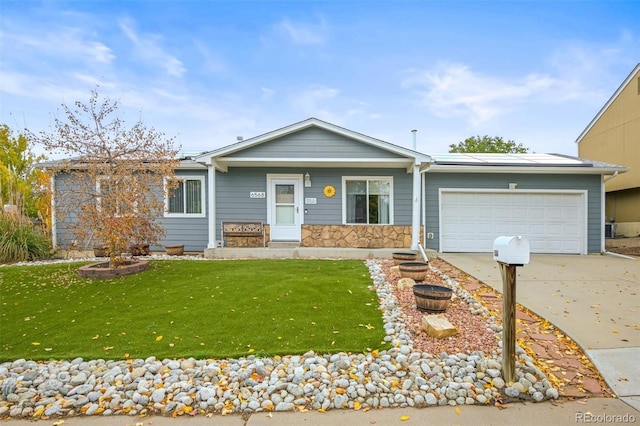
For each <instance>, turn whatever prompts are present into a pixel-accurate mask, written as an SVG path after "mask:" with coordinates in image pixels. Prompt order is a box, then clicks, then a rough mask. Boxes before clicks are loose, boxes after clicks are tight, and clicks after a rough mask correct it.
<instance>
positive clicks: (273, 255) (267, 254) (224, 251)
mask: <svg viewBox="0 0 640 426" xmlns="http://www.w3.org/2000/svg"><path fill="white" fill-rule="evenodd" d="M399 250H400V249H398V248H339V247H277V246H276V247H243V248H239V247H222V248H215V249H206V250H205V251H204V257H205V259H253V258H255V259H305V258H308V259H314V258H315V259H385V258H386V259H391V258H392V253H394V252H397V251H399ZM402 250H404V251H407V250H409V249H406V248H405V249H402ZM426 254H427V256H428V257H429V258H430V259H431V258H436V257H437V256H438V254H437V252H435V251H433V250H426Z"/></svg>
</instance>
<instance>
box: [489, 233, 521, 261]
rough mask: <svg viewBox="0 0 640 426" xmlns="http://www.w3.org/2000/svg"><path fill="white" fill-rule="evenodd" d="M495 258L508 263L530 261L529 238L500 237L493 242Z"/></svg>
mask: <svg viewBox="0 0 640 426" xmlns="http://www.w3.org/2000/svg"><path fill="white" fill-rule="evenodd" d="M493 259H494V260H497V261H498V262H502V263H506V264H508V265H527V264H528V263H529V240H527V239H526V238H525V237H522V236H517V237H498V238H496V239H495V241H494V242H493Z"/></svg>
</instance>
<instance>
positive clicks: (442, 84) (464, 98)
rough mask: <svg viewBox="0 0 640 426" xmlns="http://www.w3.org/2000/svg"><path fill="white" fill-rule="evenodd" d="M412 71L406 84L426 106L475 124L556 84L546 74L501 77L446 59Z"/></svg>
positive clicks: (440, 115)
mask: <svg viewBox="0 0 640 426" xmlns="http://www.w3.org/2000/svg"><path fill="white" fill-rule="evenodd" d="M410 74H411V75H410V77H409V78H407V79H406V80H405V81H404V82H403V86H405V87H408V88H410V89H414V90H415V91H416V92H417V94H418V95H419V96H420V103H421V104H422V105H423V106H425V107H426V108H428V109H429V110H431V111H432V112H433V113H434V114H435V115H437V116H439V117H464V118H466V119H467V120H468V121H469V122H471V123H472V124H473V125H477V124H480V123H482V122H484V121H487V120H489V119H492V118H494V117H496V116H499V115H501V114H504V113H506V112H507V111H508V110H509V109H510V108H512V106H513V104H514V103H517V102H523V101H526V100H527V99H529V98H531V97H534V96H537V95H539V94H540V93H543V92H545V91H547V90H549V89H550V88H551V87H552V86H553V85H554V84H555V81H554V79H553V78H550V77H548V76H544V75H537V74H529V75H526V76H524V77H521V78H516V79H501V78H498V77H492V76H487V75H482V74H480V73H475V72H473V71H472V70H470V69H469V67H467V66H465V65H461V64H447V63H441V64H439V65H437V66H436V67H435V68H434V69H430V70H426V71H412V72H411V73H410Z"/></svg>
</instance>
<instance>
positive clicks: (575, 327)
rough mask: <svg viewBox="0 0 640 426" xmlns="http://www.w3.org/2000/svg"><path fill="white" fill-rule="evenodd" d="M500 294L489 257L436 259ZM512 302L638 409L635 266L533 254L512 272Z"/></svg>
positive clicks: (639, 326)
mask: <svg viewBox="0 0 640 426" xmlns="http://www.w3.org/2000/svg"><path fill="white" fill-rule="evenodd" d="M439 257H440V258H441V259H443V260H445V261H446V262H449V263H450V264H452V265H453V266H455V267H457V268H458V269H461V270H463V271H465V272H466V273H468V274H469V275H471V276H473V277H475V278H477V279H478V280H480V281H482V282H484V283H485V284H487V285H489V286H491V287H493V288H494V289H496V290H497V291H499V292H502V278H501V276H500V271H499V269H498V264H497V263H496V262H495V261H494V260H493V256H492V254H490V253H440V254H439ZM516 300H517V302H518V303H520V304H522V305H523V306H525V307H527V308H528V309H530V310H532V311H533V312H535V313H536V314H538V315H540V316H541V317H543V318H546V319H547V320H549V322H551V323H553V324H554V325H555V326H556V327H558V328H559V329H561V330H562V331H563V332H564V333H566V334H567V335H569V336H570V337H571V338H573V339H574V340H575V341H576V343H577V344H578V345H580V347H582V349H583V350H584V351H585V352H586V354H587V355H588V356H589V358H591V360H592V361H593V363H594V364H595V366H596V367H597V368H598V370H599V371H600V373H601V374H602V375H603V377H604V378H605V380H606V381H607V383H608V385H609V386H610V387H611V388H612V390H613V391H614V392H615V393H616V394H617V395H618V396H619V397H620V398H624V399H625V401H626V402H628V403H629V404H630V405H632V406H634V407H635V408H636V409H640V363H639V362H638V360H639V359H640V260H629V259H625V258H621V257H616V256H610V255H605V256H602V255H588V256H574V255H549V254H533V255H531V262H530V263H529V265H525V266H523V267H519V268H517V283H516Z"/></svg>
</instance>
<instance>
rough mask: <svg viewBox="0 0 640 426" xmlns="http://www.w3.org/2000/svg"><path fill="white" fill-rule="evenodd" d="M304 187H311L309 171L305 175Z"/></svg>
mask: <svg viewBox="0 0 640 426" xmlns="http://www.w3.org/2000/svg"><path fill="white" fill-rule="evenodd" d="M304 187H305V188H309V187H311V175H310V174H309V172H307V173H306V174H305V175H304Z"/></svg>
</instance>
